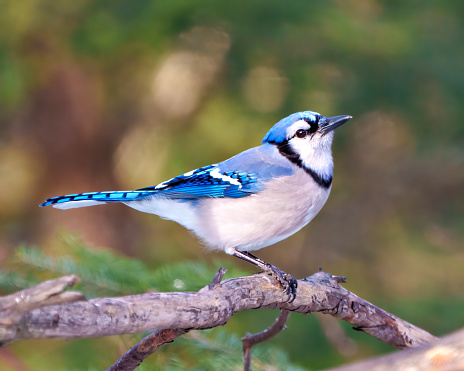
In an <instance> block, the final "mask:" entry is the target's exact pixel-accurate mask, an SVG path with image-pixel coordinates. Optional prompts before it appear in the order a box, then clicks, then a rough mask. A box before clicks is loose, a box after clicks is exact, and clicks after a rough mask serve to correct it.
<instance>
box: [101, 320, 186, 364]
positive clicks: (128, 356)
mask: <svg viewBox="0 0 464 371" xmlns="http://www.w3.org/2000/svg"><path fill="white" fill-rule="evenodd" d="M187 332H188V330H183V329H176V328H170V329H166V330H159V331H155V332H152V333H151V334H150V335H148V336H147V337H145V338H143V339H142V340H140V341H139V342H138V343H137V344H135V345H134V346H133V347H132V348H130V350H129V351H128V352H127V353H125V354H124V355H123V356H122V357H121V358H119V359H118V360H117V361H116V362H115V363H114V364H113V365H112V366H111V367H109V368H107V370H106V371H129V370H134V369H135V368H136V367H138V366H139V365H140V364H141V363H142V362H143V360H144V359H145V358H147V357H148V356H150V355H151V354H153V353H154V352H156V351H157V350H158V349H159V348H161V347H162V346H163V345H165V344H168V343H172V342H173V341H174V339H176V338H178V337H179V336H182V335H185V334H186V333H187Z"/></svg>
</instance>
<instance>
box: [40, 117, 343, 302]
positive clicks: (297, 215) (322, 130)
mask: <svg viewBox="0 0 464 371" xmlns="http://www.w3.org/2000/svg"><path fill="white" fill-rule="evenodd" d="M351 118H352V117H351V116H348V115H342V116H334V117H325V116H322V115H321V114H319V113H317V112H313V111H302V112H297V113H294V114H291V115H290V116H288V117H286V118H283V119H282V120H280V121H279V122H277V123H276V124H275V125H274V126H273V127H272V128H271V129H270V130H269V131H268V132H267V134H266V135H265V136H264V138H263V140H262V143H261V145H260V146H257V147H254V148H251V149H248V150H246V151H244V152H241V153H239V154H237V155H235V156H233V157H231V158H229V159H227V160H225V161H223V162H220V163H217V164H212V165H208V166H204V167H200V168H198V169H196V170H192V171H189V172H187V173H185V174H182V175H179V176H177V177H174V178H172V179H169V180H167V181H164V182H162V183H159V184H158V185H155V186H150V187H145V188H139V189H136V190H133V191H110V192H86V193H78V194H69V195H65V196H59V197H53V198H49V199H47V200H45V202H43V203H42V204H40V206H49V205H51V206H53V207H55V208H58V209H71V208H76V207H85V206H94V205H102V204H109V203H123V204H125V205H127V206H130V207H132V208H134V209H136V210H139V211H142V212H145V213H150V214H156V215H158V216H160V217H161V218H163V219H168V220H173V221H175V222H177V223H179V224H180V225H182V226H184V227H185V228H187V229H188V230H190V231H192V232H193V233H194V234H195V235H196V236H197V237H198V238H199V239H200V240H201V241H202V242H203V244H204V245H206V247H207V248H209V249H218V250H223V251H224V252H225V253H227V254H229V255H232V256H235V257H237V258H240V259H242V260H245V261H247V262H249V263H251V264H253V265H255V266H256V267H258V268H260V269H261V270H263V271H264V272H266V273H268V274H269V275H271V276H273V277H274V278H275V279H276V280H277V282H278V284H280V286H281V287H282V289H283V291H284V292H285V293H286V294H287V295H288V299H287V301H288V302H292V301H293V300H294V299H295V297H296V292H297V281H296V279H295V278H293V276H292V275H291V274H289V273H286V272H284V271H282V270H280V269H279V268H277V267H276V266H274V265H272V264H269V263H267V262H265V261H264V260H262V259H260V258H258V257H257V256H255V255H253V254H252V253H250V251H254V250H258V249H261V248H263V247H266V246H269V245H272V244H275V243H277V242H279V241H281V240H284V239H285V238H287V237H289V236H291V235H293V234H294V233H296V232H297V231H299V230H300V229H301V228H303V227H304V226H305V225H307V224H308V223H309V222H310V221H311V220H312V219H313V218H314V217H315V216H316V215H317V214H318V213H319V211H320V210H321V209H322V207H323V206H324V204H325V202H326V201H327V199H328V197H329V193H330V190H331V188H332V179H333V157H332V142H333V138H334V129H336V128H338V127H339V126H341V125H343V124H344V123H345V122H347V121H348V120H349V119H351Z"/></svg>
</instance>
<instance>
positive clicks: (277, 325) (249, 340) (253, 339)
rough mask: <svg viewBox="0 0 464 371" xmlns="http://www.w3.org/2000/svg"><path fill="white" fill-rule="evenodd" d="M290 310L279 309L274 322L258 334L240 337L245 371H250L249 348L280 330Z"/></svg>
mask: <svg viewBox="0 0 464 371" xmlns="http://www.w3.org/2000/svg"><path fill="white" fill-rule="evenodd" d="M290 313H291V312H290V311H288V310H284V309H282V310H281V311H280V314H279V317H277V319H276V321H275V322H274V324H273V325H272V326H271V327H269V328H267V329H266V330H264V331H262V332H260V333H258V334H253V335H252V334H246V336H245V337H244V338H243V339H242V344H243V363H244V365H245V367H244V369H245V371H251V348H253V347H254V346H255V345H256V344H259V343H263V342H265V341H267V340H269V339H271V338H273V337H274V336H276V335H277V334H278V333H279V332H280V331H282V330H283V329H284V328H285V324H286V323H287V321H288V318H289V317H290Z"/></svg>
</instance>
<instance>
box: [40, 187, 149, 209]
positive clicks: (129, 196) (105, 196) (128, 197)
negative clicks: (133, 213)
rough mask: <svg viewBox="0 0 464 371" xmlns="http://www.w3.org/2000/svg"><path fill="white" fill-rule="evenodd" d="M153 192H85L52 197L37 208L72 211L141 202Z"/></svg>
mask: <svg viewBox="0 0 464 371" xmlns="http://www.w3.org/2000/svg"><path fill="white" fill-rule="evenodd" d="M153 193H154V192H153V191H151V192H150V191H143V192H139V191H116V192H87V193H78V194H73V195H66V196H59V197H52V198H49V199H47V200H45V202H44V203H42V204H40V205H39V206H41V207H42V206H49V205H52V206H53V207H56V208H57V209H73V208H75V207H86V206H94V205H103V204H107V203H111V202H127V201H135V200H142V199H144V198H147V197H149V196H151V195H152V194H153Z"/></svg>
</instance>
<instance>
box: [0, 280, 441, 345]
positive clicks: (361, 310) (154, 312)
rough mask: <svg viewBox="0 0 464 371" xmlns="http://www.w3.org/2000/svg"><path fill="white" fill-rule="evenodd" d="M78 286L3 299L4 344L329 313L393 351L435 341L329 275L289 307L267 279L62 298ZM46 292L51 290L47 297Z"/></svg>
mask: <svg viewBox="0 0 464 371" xmlns="http://www.w3.org/2000/svg"><path fill="white" fill-rule="evenodd" d="M75 280H76V277H75V276H67V277H62V278H60V279H58V280H54V281H47V282H44V283H42V284H40V285H37V286H34V287H32V288H29V289H27V290H23V291H20V292H18V293H15V294H13V295H10V296H8V297H4V298H0V345H5V344H9V343H12V342H15V341H19V340H24V339H47V338H48V339H79V338H90V337H99V336H110V335H120V334H130V333H137V332H142V331H155V330H165V329H184V330H190V329H207V328H211V327H215V326H218V325H224V324H225V323H226V322H227V321H228V320H229V319H230V317H231V316H232V315H233V314H234V313H237V312H238V311H241V310H245V309H258V308H263V309H264V308H279V309H283V310H288V311H293V312H299V313H305V314H306V313H311V312H321V313H325V314H330V315H332V316H334V317H336V318H338V319H342V320H344V321H347V322H349V323H350V324H352V325H353V326H354V327H355V329H357V330H359V331H364V332H366V333H367V334H369V335H371V336H374V337H375V338H377V339H379V340H380V341H383V342H384V343H387V344H390V345H392V346H394V347H396V348H408V347H415V346H418V345H421V344H426V343H430V342H432V341H434V340H435V339H436V338H435V337H434V336H432V335H431V334H429V333H428V332H426V331H424V330H422V329H420V328H418V327H416V326H414V325H412V324H410V323H408V322H406V321H403V320H402V319H400V318H398V317H396V316H394V315H392V314H390V313H388V312H386V311H384V310H383V309H380V308H378V307H376V306H374V305H372V304H371V303H369V302H367V301H365V300H363V299H361V298H360V297H358V296H356V295H355V294H353V293H351V292H349V291H348V290H346V289H344V288H343V287H341V286H340V285H339V282H340V279H339V278H338V277H334V276H332V275H331V274H329V273H324V272H318V273H316V274H314V275H312V276H310V277H308V278H305V279H301V280H299V281H298V292H297V296H296V299H295V300H294V301H293V302H292V303H285V300H286V299H287V295H286V294H284V293H283V292H282V291H281V288H280V286H279V285H277V284H276V283H275V281H274V280H273V278H272V277H270V276H267V275H265V274H257V275H253V276H249V277H239V278H232V279H228V280H225V281H223V282H213V284H210V285H208V286H206V287H204V288H203V289H201V290H200V291H198V292H171V293H146V294H142V295H132V296H124V297H116V298H98V299H92V300H88V301H82V296H81V295H79V294H77V293H72V294H71V295H69V294H68V293H69V291H64V292H63V289H64V288H65V287H66V286H67V285H70V284H72V283H73V282H75ZM50 287H51V288H52V289H50ZM44 288H46V290H48V291H46V292H47V294H46V295H44ZM24 298H27V299H24ZM29 298H35V299H34V300H31V299H29ZM38 298H40V300H39V299H38ZM57 298H60V299H59V300H57ZM17 300H19V303H18V302H17ZM15 302H16V304H15Z"/></svg>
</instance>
